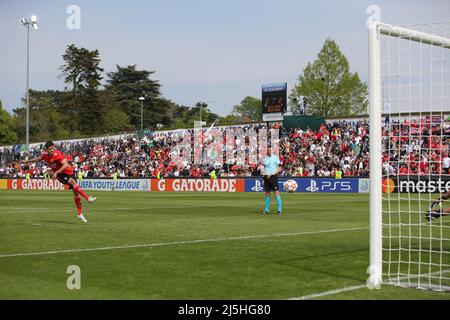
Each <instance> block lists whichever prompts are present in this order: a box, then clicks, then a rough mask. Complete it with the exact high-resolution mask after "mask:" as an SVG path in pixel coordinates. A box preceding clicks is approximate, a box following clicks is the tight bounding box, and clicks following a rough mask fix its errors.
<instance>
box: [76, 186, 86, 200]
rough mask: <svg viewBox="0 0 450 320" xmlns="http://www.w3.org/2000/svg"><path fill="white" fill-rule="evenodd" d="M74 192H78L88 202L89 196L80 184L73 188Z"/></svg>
mask: <svg viewBox="0 0 450 320" xmlns="http://www.w3.org/2000/svg"><path fill="white" fill-rule="evenodd" d="M73 190H75V191H76V192H78V193H79V194H81V196H82V197H83V198H85V199H86V200H87V199H88V198H89V197H88V195H87V194H86V192H84V190H83V189H81V188H80V186H79V185H78V184H75V185H74V186H73Z"/></svg>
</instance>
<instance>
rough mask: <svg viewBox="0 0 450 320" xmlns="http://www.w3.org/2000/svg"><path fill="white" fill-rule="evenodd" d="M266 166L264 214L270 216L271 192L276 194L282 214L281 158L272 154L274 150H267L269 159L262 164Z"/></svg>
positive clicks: (279, 212) (279, 211) (279, 210)
mask: <svg viewBox="0 0 450 320" xmlns="http://www.w3.org/2000/svg"><path fill="white" fill-rule="evenodd" d="M262 164H263V166H264V172H263V174H264V191H265V192H266V198H265V207H264V211H263V212H262V213H263V214H268V213H269V209H270V192H271V191H273V192H274V193H275V197H276V199H277V206H278V210H277V212H278V214H279V215H281V214H282V207H281V196H280V191H279V190H278V173H279V172H280V170H281V167H280V158H279V157H278V156H277V155H275V154H272V149H270V148H268V149H267V157H266V158H265V159H264V160H263V162H262Z"/></svg>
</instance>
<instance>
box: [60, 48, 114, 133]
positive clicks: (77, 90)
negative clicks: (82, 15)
mask: <svg viewBox="0 0 450 320" xmlns="http://www.w3.org/2000/svg"><path fill="white" fill-rule="evenodd" d="M63 60H64V64H63V65H62V66H61V67H60V70H61V76H62V77H63V78H64V82H65V83H66V85H67V86H66V89H70V91H71V93H72V97H71V99H68V101H66V105H65V107H66V108H67V112H66V114H68V115H70V117H71V121H70V122H69V125H70V131H71V133H73V132H74V131H75V130H79V131H81V132H82V133H84V134H92V133H94V132H98V131H99V130H100V128H99V124H101V123H103V116H104V114H105V107H106V106H105V105H102V104H101V103H100V101H99V96H98V92H99V91H98V88H99V86H100V81H101V80H102V76H101V73H102V72H103V69H102V68H100V53H99V51H98V50H92V51H90V50H88V49H85V48H78V47H76V46H75V45H74V44H72V45H69V46H68V47H67V48H66V51H65V53H64V55H63ZM75 121H76V123H73V122H75Z"/></svg>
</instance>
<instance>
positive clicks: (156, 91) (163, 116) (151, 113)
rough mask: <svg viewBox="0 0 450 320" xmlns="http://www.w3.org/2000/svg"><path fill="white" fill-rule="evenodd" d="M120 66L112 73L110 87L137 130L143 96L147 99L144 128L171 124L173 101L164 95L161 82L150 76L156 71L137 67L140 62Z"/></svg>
mask: <svg viewBox="0 0 450 320" xmlns="http://www.w3.org/2000/svg"><path fill="white" fill-rule="evenodd" d="M116 67H117V70H116V71H114V72H110V73H108V79H107V85H106V90H108V91H110V92H111V93H112V94H113V95H114V98H115V100H116V101H117V103H118V104H119V106H120V108H121V110H122V111H123V112H125V113H126V114H127V116H128V118H129V121H130V124H131V125H133V126H134V127H135V129H139V128H140V123H141V101H139V98H140V97H144V98H145V100H144V101H143V102H142V107H143V123H144V128H146V129H148V128H153V129H154V128H155V127H156V125H157V124H158V123H161V124H163V125H165V126H167V125H170V123H171V121H172V113H171V112H172V107H173V103H172V102H170V101H169V100H167V99H163V98H162V97H161V91H160V88H161V85H160V84H159V81H158V80H153V79H151V78H150V76H151V75H152V74H154V73H155V72H154V71H148V70H137V69H136V65H128V66H126V67H121V66H119V65H117V66H116Z"/></svg>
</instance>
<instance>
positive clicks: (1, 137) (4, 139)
mask: <svg viewBox="0 0 450 320" xmlns="http://www.w3.org/2000/svg"><path fill="white" fill-rule="evenodd" d="M16 130H17V129H16V127H15V125H14V120H13V117H12V116H11V115H10V114H9V113H8V112H7V111H6V110H5V109H3V105H2V102H1V101H0V144H4V145H8V144H13V143H17V142H18V138H17V133H16V132H17V131H16Z"/></svg>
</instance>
